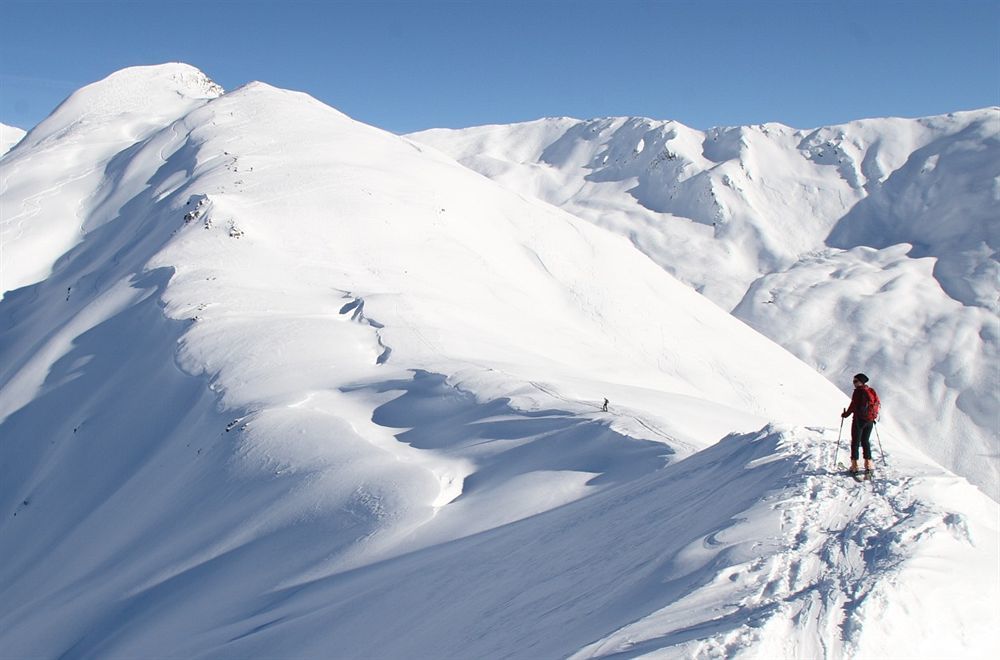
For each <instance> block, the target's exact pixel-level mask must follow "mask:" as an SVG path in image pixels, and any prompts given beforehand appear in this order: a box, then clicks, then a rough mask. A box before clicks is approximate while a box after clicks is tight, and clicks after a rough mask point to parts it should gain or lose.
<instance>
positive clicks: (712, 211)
mask: <svg viewBox="0 0 1000 660" xmlns="http://www.w3.org/2000/svg"><path fill="white" fill-rule="evenodd" d="M412 137H413V138H414V139H416V140H418V141H420V142H423V143H427V144H430V145H434V146H436V147H438V148H440V149H442V150H444V151H445V152H446V153H449V154H451V155H452V156H454V157H455V158H457V159H458V160H459V161H461V162H462V163H464V164H466V165H468V166H469V167H471V168H473V169H475V170H477V171H479V172H481V173H483V174H485V175H487V176H489V177H490V178H492V179H494V180H496V181H498V182H500V183H502V184H503V185H505V186H507V187H509V188H511V189H512V190H518V191H521V192H523V193H526V194H530V195H533V196H536V197H539V198H541V199H544V200H546V201H548V202H551V203H553V204H555V205H557V206H559V207H561V208H564V209H566V210H567V211H570V212H571V213H574V214H575V215H577V216H579V217H581V218H584V219H587V220H590V221H591V222H593V223H594V224H597V225H599V226H602V227H606V228H608V229H611V230H612V231H614V232H616V233H618V234H621V235H623V236H627V237H628V238H629V239H630V240H631V241H632V242H633V243H634V244H635V245H636V247H638V248H639V249H640V250H642V251H643V252H644V253H645V254H647V255H649V257H650V258H651V259H653V260H654V261H655V262H656V263H658V264H660V266H662V267H663V268H664V269H666V270H667V271H668V272H670V273H673V274H674V275H676V276H677V277H678V278H679V279H681V280H682V281H684V282H687V283H688V284H690V285H691V286H693V287H695V288H697V289H698V290H699V291H702V292H703V293H704V294H705V295H706V296H708V297H709V298H711V299H712V300H714V301H715V302H716V303H718V304H719V305H720V306H722V307H724V308H725V309H731V310H732V312H733V314H734V315H736V316H737V317H738V318H741V319H743V320H744V321H746V322H747V323H749V324H750V325H751V326H753V327H754V328H756V329H757V330H758V331H760V332H762V333H763V334H765V335H767V336H768V337H770V338H771V339H774V340H775V341H777V342H778V343H779V344H781V345H782V346H784V347H785V348H787V349H788V350H790V351H791V352H793V353H794V354H795V355H797V356H798V357H799V358H801V359H803V360H804V361H806V362H807V363H808V364H810V365H812V366H813V367H815V368H816V369H817V370H818V371H820V373H823V374H824V375H826V376H827V377H828V378H829V379H830V380H831V382H833V383H835V384H837V385H839V386H843V387H847V388H849V384H850V382H851V375H852V374H854V373H857V372H858V371H865V372H867V373H868V375H869V376H871V377H872V378H873V381H872V382H873V384H874V385H875V386H876V387H877V388H878V390H879V392H880V393H881V395H882V398H883V400H884V408H883V410H884V414H885V417H886V419H892V420H893V421H894V422H895V423H896V424H898V425H899V426H900V427H901V428H903V429H904V430H905V431H906V434H907V435H908V436H909V437H910V438H911V439H912V441H913V442H914V443H916V444H917V445H918V446H920V447H921V448H922V449H923V450H924V451H926V452H927V453H928V454H929V455H930V456H932V457H934V458H935V459H936V460H938V461H940V462H941V463H943V464H944V465H946V466H948V467H949V468H950V469H953V470H955V471H957V472H958V473H960V474H962V475H964V476H966V477H967V478H969V479H970V480H972V481H973V482H974V483H976V484H977V485H978V486H979V487H980V488H982V489H983V491H984V492H985V493H987V494H988V495H989V496H990V497H992V498H993V499H995V500H1000V468H998V466H1000V462H998V460H997V458H998V457H1000V447H998V445H997V438H998V437H1000V427H998V425H997V415H996V411H997V410H998V409H1000V398H998V393H1000V380H998V378H997V358H998V351H1000V341H998V332H997V328H998V327H1000V318H998V307H997V300H998V298H997V282H998V278H1000V262H998V260H997V256H996V255H997V250H998V249H1000V229H998V227H1000V224H998V222H997V214H996V208H997V203H998V201H1000V191H998V188H997V181H1000V108H986V109H983V110H976V111H971V112H958V113H954V114H950V115H946V116H940V117H928V118H923V119H912V120H911V119H871V120H863V121H856V122H852V123H849V124H844V125H841V126H830V127H824V128H819V129H815V130H809V131H804V130H797V129H792V128H789V127H787V126H782V125H780V124H763V125H759V126H739V127H725V128H713V129H710V130H708V131H699V130H694V129H691V128H689V127H687V126H684V125H682V124H679V123H677V122H673V121H655V120H650V119H642V118H631V119H625V118H617V119H614V118H613V119H598V120H592V121H579V120H575V119H547V120H541V121H537V122H528V123H524V124H516V125H511V126H483V127H476V128H469V129H461V130H454V131H451V130H432V131H426V132H423V133H419V134H415V135H413V136H412Z"/></svg>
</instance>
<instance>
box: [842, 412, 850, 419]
mask: <svg viewBox="0 0 1000 660" xmlns="http://www.w3.org/2000/svg"><path fill="white" fill-rule="evenodd" d="M850 416H851V413H849V412H847V411H846V410H845V411H844V412H842V413H840V418H841V419H846V418H848V417H850Z"/></svg>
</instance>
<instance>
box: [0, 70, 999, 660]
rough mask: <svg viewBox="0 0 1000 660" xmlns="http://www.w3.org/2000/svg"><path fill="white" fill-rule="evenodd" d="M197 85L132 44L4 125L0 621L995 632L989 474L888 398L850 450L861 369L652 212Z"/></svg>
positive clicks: (265, 98)
mask: <svg viewBox="0 0 1000 660" xmlns="http://www.w3.org/2000/svg"><path fill="white" fill-rule="evenodd" d="M178 74H180V77H178ZM206 80H207V78H205V77H203V76H200V75H198V74H197V73H194V72H192V71H191V70H190V69H189V68H187V67H184V66H181V65H165V66H164V67H153V68H148V69H142V70H134V71H127V72H123V73H121V74H115V75H114V76H112V77H111V78H109V80H108V81H105V84H102V83H96V84H95V85H94V86H93V87H91V88H88V89H87V90H86V93H85V94H83V95H82V96H76V95H74V97H71V100H73V99H74V98H75V99H76V100H77V101H79V102H80V104H81V108H88V109H90V110H93V112H92V113H91V114H90V115H88V120H87V122H85V123H80V122H76V120H75V119H73V116H74V115H73V113H70V112H69V110H70V109H71V106H72V105H74V103H76V101H73V103H70V101H67V103H66V104H64V105H63V106H61V107H60V108H59V109H58V110H57V112H56V113H55V114H54V115H53V117H56V116H57V115H58V116H59V117H61V119H59V121H56V120H55V119H53V120H52V121H51V122H49V123H48V124H47V127H46V129H45V130H43V131H38V133H37V134H35V137H36V138H38V139H37V140H35V141H29V142H26V143H22V144H20V145H19V146H18V147H16V148H15V150H14V151H13V152H12V153H11V155H10V156H9V157H5V158H3V159H2V160H0V181H3V182H4V185H5V186H8V187H7V188H6V189H5V190H7V191H8V193H6V194H5V195H4V198H3V204H4V205H6V206H5V209H12V213H14V214H19V221H20V224H19V225H13V224H12V225H10V226H7V225H5V226H4V229H5V230H8V231H9V232H10V233H8V234H6V235H5V240H4V253H3V255H4V257H3V258H4V261H3V267H4V272H3V274H4V277H5V279H4V283H5V286H10V288H9V289H6V290H5V295H4V297H3V299H2V300H0V328H3V330H2V332H3V334H2V341H0V556H3V557H4V562H2V563H0V648H4V649H5V651H6V652H8V653H10V654H11V655H15V656H38V655H41V656H68V657H108V658H118V657H140V656H149V655H157V654H163V653H164V652H165V649H168V651H166V652H168V653H169V654H171V655H177V656H183V657H213V658H220V657H222V658H225V657H246V656H248V655H249V656H264V655H283V656H297V657H328V656H329V655H330V653H331V649H333V650H334V652H335V653H337V654H341V655H344V656H358V657H413V656H421V657H442V658H446V657H456V656H461V657H467V656H469V655H474V656H477V657H492V656H499V655H503V656H513V657H525V658H528V657H539V656H543V657H550V656H569V655H572V654H574V653H577V654H581V655H584V656H587V655H591V656H593V655H607V654H609V653H616V652H624V653H630V652H631V651H629V649H630V648H636V649H645V650H650V651H653V650H659V651H661V652H662V653H663V654H665V655H685V656H686V655H689V654H690V653H691V652H695V653H697V652H700V651H699V649H701V650H703V651H704V652H705V653H717V652H720V650H724V652H725V653H726V654H737V653H744V652H745V653H747V654H758V653H764V654H770V655H783V656H792V655H797V654H799V652H800V650H802V649H807V650H808V652H809V654H811V655H816V654H819V653H822V652H824V650H828V653H829V654H830V655H836V654H838V653H840V652H843V653H844V654H847V653H852V652H854V651H857V652H859V653H867V652H869V650H872V652H873V653H877V652H881V650H883V649H884V646H882V645H883V644H887V643H890V642H892V643H897V644H899V645H900V646H899V648H905V646H904V645H905V644H906V643H911V642H912V643H914V644H916V643H921V642H927V639H926V638H927V636H928V633H927V631H930V630H933V631H934V633H933V634H934V635H935V639H934V640H933V642H937V641H940V642H941V643H942V644H949V645H950V646H949V647H948V648H950V649H955V648H961V649H962V650H963V652H967V653H968V654H973V655H974V654H976V653H981V654H984V655H985V654H986V653H988V651H989V650H990V649H992V648H993V647H994V646H995V643H996V638H995V632H994V631H995V630H996V629H997V627H996V625H995V617H994V616H992V614H991V613H992V612H993V610H992V609H991V608H992V607H993V603H995V602H996V599H997V595H998V594H997V589H996V584H997V582H996V580H993V581H992V582H989V581H987V582H986V584H985V586H984V584H983V582H984V576H995V575H996V573H995V571H996V566H995V561H994V560H995V557H996V552H997V551H996V534H997V531H996V529H995V528H996V525H995V521H996V513H997V508H996V506H997V505H996V503H995V502H993V501H991V500H989V499H988V498H986V497H985V496H983V495H981V494H980V493H979V492H978V491H977V490H976V489H975V488H973V487H971V486H969V485H968V484H967V483H966V482H965V481H964V480H963V479H961V478H958V477H955V476H953V475H950V474H947V473H946V472H944V471H942V470H941V469H940V468H937V467H936V466H935V465H934V464H933V463H932V462H930V461H928V460H927V459H926V458H924V457H923V456H922V455H921V454H920V453H919V452H915V451H913V450H912V449H911V448H910V446H909V444H908V442H907V439H906V437H905V436H904V435H903V433H902V431H901V430H900V427H899V426H898V425H894V424H893V423H892V420H889V421H887V423H886V424H884V425H880V427H879V429H880V433H881V434H882V435H881V436H880V437H881V438H882V439H884V440H885V441H886V445H887V449H888V450H889V451H888V459H889V461H888V464H889V466H890V469H889V470H886V473H885V475H884V478H883V479H882V480H880V481H877V482H875V487H876V488H875V490H872V489H871V485H870V484H863V485H860V484H855V483H854V482H843V481H842V478H841V477H839V476H834V475H829V474H827V473H826V472H827V470H828V469H829V466H830V465H832V464H833V463H834V462H835V456H834V452H835V451H836V450H840V451H842V447H841V446H840V445H841V440H842V439H840V438H838V437H837V436H835V435H834V430H833V429H825V428H819V427H817V426H816V423H817V422H816V420H819V419H824V418H827V417H829V416H830V415H831V413H832V412H835V411H836V410H837V409H838V407H839V406H840V405H841V404H842V402H843V395H842V393H841V392H839V391H838V390H836V388H834V387H833V386H831V385H830V384H829V383H828V382H826V381H825V380H824V379H823V378H822V377H821V376H820V375H818V374H817V373H816V372H815V371H814V370H812V369H811V368H809V367H808V366H806V365H805V364H803V363H802V362H800V361H799V360H798V359H796V358H795V357H793V356H792V355H791V354H789V353H788V352H787V351H785V350H783V349H781V348H780V347H778V346H777V345H775V344H774V343H773V342H771V341H770V340H768V339H766V338H765V337H763V336H762V335H760V334H758V333H757V332H755V331H754V330H752V329H751V328H749V327H748V326H746V325H745V324H744V323H742V322H740V321H739V320H737V319H735V318H733V317H732V316H731V315H729V314H727V313H726V312H724V311H723V310H720V309H719V308H718V307H717V306H715V305H714V304H712V303H711V302H709V301H708V300H706V299H705V298H704V297H702V296H699V295H698V294H697V293H695V292H694V291H692V290H691V289H690V288H689V287H687V286H685V285H684V284H682V283H680V282H678V281H676V280H675V279H674V278H673V277H671V276H670V275H669V274H667V273H666V272H664V269H663V268H661V267H660V266H659V265H657V264H656V263H654V262H653V261H651V260H650V259H649V258H647V257H646V256H644V255H643V254H642V253H640V252H639V251H637V250H636V249H635V246H634V245H633V242H632V241H630V240H628V239H626V238H623V237H620V236H615V235H614V234H612V233H609V232H607V231H604V230H603V229H600V228H597V227H594V226H593V225H592V224H590V223H588V222H586V221H583V220H580V219H579V218H576V217H575V216H573V215H571V214H568V213H566V212H564V211H561V210H559V209H556V208H554V207H553V206H551V205H549V204H546V203H544V202H541V201H538V200H536V199H530V198H526V197H524V196H522V195H519V194H516V193H514V192H512V191H510V190H508V189H506V188H504V187H502V186H498V185H497V184H496V183H494V182H492V181H490V180H488V179H486V178H484V177H482V176H480V175H478V174H476V173H474V172H471V171H470V170H469V169H467V168H465V167H463V166H461V165H460V164H458V163H457V162H455V161H454V160H452V159H450V158H448V157H446V156H444V155H442V154H441V153H439V152H437V151H435V150H434V149H430V148H425V147H423V146H421V145H419V144H417V143H415V142H413V141H412V140H408V139H405V138H400V137H398V136H395V135H391V134H389V133H386V132H384V131H380V130H378V129H375V128H373V127H369V126H365V125H363V124H360V123H358V122H355V121H353V120H351V119H350V118H348V117H345V116H344V115H343V114H341V113H339V112H337V111H335V110H333V109H332V108H328V107H326V106H324V105H323V104H321V103H319V102H317V101H316V100H315V99H312V98H310V97H308V96H306V95H304V94H300V93H295V92H289V91H285V90H279V89H275V88H273V87H270V86H268V85H265V84H261V83H254V84H250V85H246V86H244V87H241V88H239V89H236V90H233V91H231V92H227V93H224V94H221V93H219V90H217V89H215V88H214V87H212V86H211V85H210V84H208V83H206V82H205V81H206ZM178 89H180V92H182V93H178ZM157 90H159V91H157ZM161 92H162V94H163V95H165V97H168V98H169V99H171V104H172V105H171V104H167V105H160V106H157V107H156V108H154V109H149V108H144V106H142V104H141V103H140V102H138V101H137V100H136V99H134V98H131V97H132V96H133V95H137V96H138V95H143V94H150V95H152V96H153V97H155V96H156V95H157V94H160V93H161ZM95 99H96V100H95ZM102 99H103V100H102ZM116 99H117V101H116ZM98 100H100V101H101V102H97V101H98ZM164 100H165V99H164ZM292 118H293V119H294V121H290V119H292ZM50 119H51V118H50ZM562 121H563V120H559V121H557V122H554V124H553V125H552V126H549V128H553V127H554V128H556V129H558V128H559V126H561V125H562ZM547 130H548V129H547ZM109 136H116V137H115V140H112V141H109V139H108V138H109ZM642 145H643V146H642V150H641V153H642V154H645V153H647V152H649V151H650V150H651V149H654V148H655V146H654V142H653V140H652V139H649V140H644V141H643V143H642ZM637 146H638V142H637V143H636V145H635V146H633V147H630V148H633V150H634V149H635V148H637ZM556 155H557V154H555V153H553V155H552V157H553V158H555V157H556ZM715 155H716V156H717V157H718V154H715ZM4 213H5V214H4V216H3V218H4V219H6V218H8V217H11V216H8V215H7V214H6V213H7V212H6V211H5V212H4ZM57 235H58V236H57ZM54 236H56V237H57V238H58V240H56V238H53V237H54ZM28 265H30V266H31V267H30V268H29V266H28ZM39 265H40V266H42V267H40V268H36V266H39ZM8 268H9V269H10V270H8ZM32 268H34V270H32ZM7 278H9V279H7ZM604 397H607V398H609V399H610V400H611V405H610V408H609V410H608V411H607V412H605V411H604V410H602V405H601V404H602V402H603V400H604ZM841 458H842V456H841ZM854 486H859V487H858V488H855V487H854ZM852 498H853V499H852ZM817 549H819V551H820V552H821V555H820V557H818V558H817V556H816V555H815V552H816V551H817ZM933 557H945V558H946V561H949V562H951V564H950V567H949V571H948V572H947V573H945V572H944V571H938V570H936V569H935V568H934V567H935V566H937V564H933V563H932V564H931V567H930V568H928V567H927V564H926V563H925V562H927V561H928V560H929V559H931V558H933ZM987 562H990V563H987ZM900 575H905V576H912V577H911V579H912V580H915V581H920V582H921V583H922V584H923V585H925V586H927V587H928V588H933V589H936V590H938V589H939V590H940V595H941V597H940V598H937V599H931V600H928V601H927V602H926V603H924V604H922V605H921V606H920V607H915V606H912V605H911V604H910V603H911V600H912V598H909V597H908V594H907V593H906V592H905V591H904V590H903V587H901V586H900V584H898V583H897V579H896V578H897V576H900ZM943 575H947V578H948V579H947V580H946V581H945V580H942V578H941V576H943ZM956 595H957V596H959V597H958V598H956ZM955 602H958V603H959V605H958V606H957V607H956V606H954V603H955ZM901 604H902V605H901ZM902 606H906V607H907V608H908V609H907V611H906V612H902V611H900V609H899V608H901V607H902ZM866 608H867V609H866ZM894 608H896V609H894ZM868 609H870V610H871V612H872V614H871V616H868V615H867V614H866V616H865V617H864V618H861V617H857V616H855V615H856V614H858V613H859V612H861V613H867V611H868ZM664 612H668V613H669V616H664V615H663V613H664ZM857 619H860V620H861V623H856V620H857ZM678 621H680V626H681V627H678V623H677V622H678ZM940 622H944V623H945V624H946V625H945V626H944V629H943V630H942V629H939V628H938V623H940ZM814 652H815V653H814Z"/></svg>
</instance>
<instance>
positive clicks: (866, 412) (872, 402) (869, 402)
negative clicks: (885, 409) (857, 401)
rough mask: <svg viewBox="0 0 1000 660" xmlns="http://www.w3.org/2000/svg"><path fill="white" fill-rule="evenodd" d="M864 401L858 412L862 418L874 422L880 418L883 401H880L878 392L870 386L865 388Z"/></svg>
mask: <svg viewBox="0 0 1000 660" xmlns="http://www.w3.org/2000/svg"><path fill="white" fill-rule="evenodd" d="M864 393H865V397H864V401H863V402H862V404H861V406H860V407H859V410H858V414H859V415H861V419H863V420H865V421H866V422H874V421H875V420H876V419H878V414H879V412H881V408H882V402H881V401H879V398H878V392H876V391H875V390H873V389H872V388H870V387H865V388H864Z"/></svg>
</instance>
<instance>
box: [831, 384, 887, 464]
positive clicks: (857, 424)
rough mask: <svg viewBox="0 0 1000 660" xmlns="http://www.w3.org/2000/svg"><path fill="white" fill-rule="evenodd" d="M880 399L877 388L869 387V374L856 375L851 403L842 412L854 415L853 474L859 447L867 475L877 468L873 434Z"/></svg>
mask: <svg viewBox="0 0 1000 660" xmlns="http://www.w3.org/2000/svg"><path fill="white" fill-rule="evenodd" d="M879 405H880V403H879V399H878V394H876V393H875V390H873V389H872V388H870V387H868V376H866V375H864V374H855V375H854V395H853V396H852V397H851V405H850V406H848V407H847V408H846V409H845V410H844V412H842V413H841V414H840V416H841V417H844V418H846V417H849V416H850V415H852V414H853V415H854V421H853V422H852V423H851V474H855V475H856V474H857V473H858V448H859V447H860V449H861V450H862V451H863V452H864V457H865V475H866V476H871V474H872V472H874V470H875V463H874V462H873V461H872V445H871V435H872V429H873V428H875V419H876V418H877V417H878V413H879Z"/></svg>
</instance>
